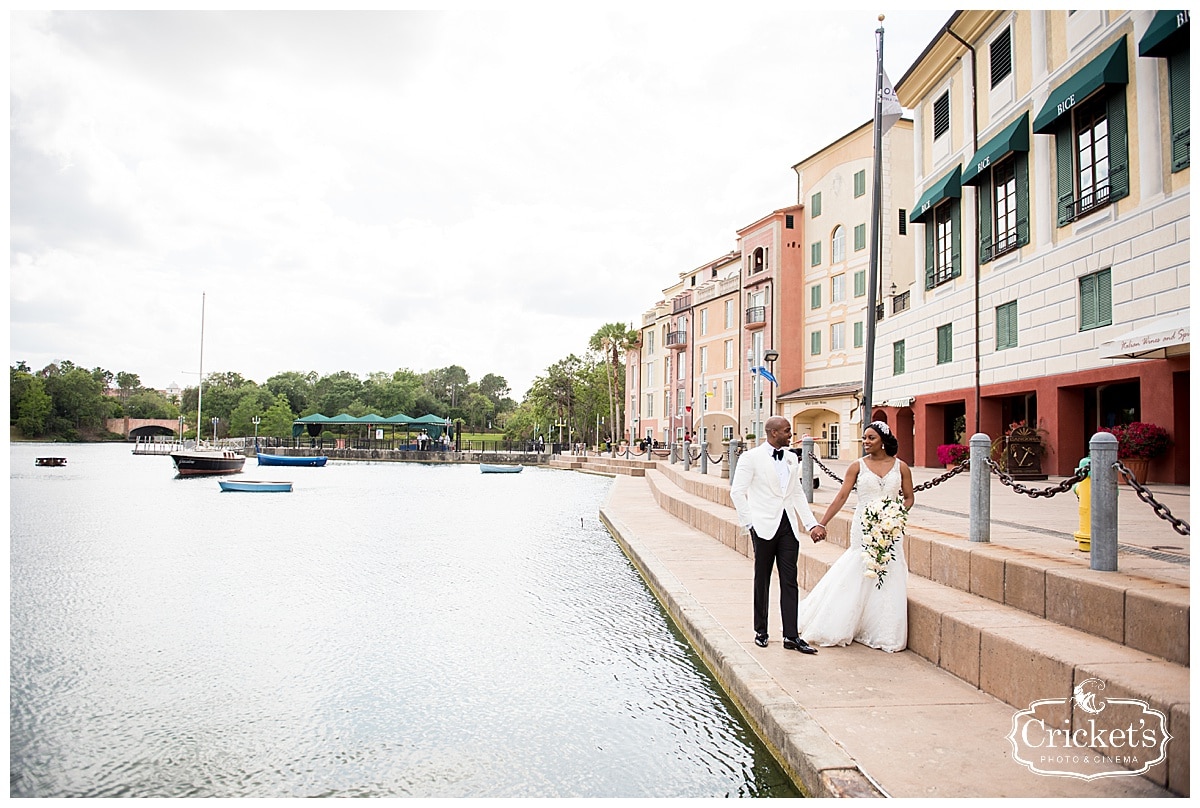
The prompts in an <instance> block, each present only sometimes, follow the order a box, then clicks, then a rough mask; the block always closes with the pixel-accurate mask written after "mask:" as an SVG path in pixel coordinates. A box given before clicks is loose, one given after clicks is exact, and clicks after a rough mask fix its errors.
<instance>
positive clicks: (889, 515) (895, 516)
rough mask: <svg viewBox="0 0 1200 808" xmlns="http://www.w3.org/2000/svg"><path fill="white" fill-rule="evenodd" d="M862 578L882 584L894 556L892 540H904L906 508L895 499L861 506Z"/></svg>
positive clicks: (876, 585)
mask: <svg viewBox="0 0 1200 808" xmlns="http://www.w3.org/2000/svg"><path fill="white" fill-rule="evenodd" d="M862 519H863V553H862V557H863V562H864V563H865V564H866V569H865V570H864V571H863V577H866V578H874V579H875V588H876V589H879V588H880V587H882V586H883V579H884V576H886V575H887V573H888V565H889V564H890V563H891V560H892V559H893V558H895V557H896V543H897V542H900V541H903V540H904V526H905V524H906V523H907V522H908V511H906V510H905V509H904V503H903V502H901V501H900V500H898V499H881V500H879V501H878V502H871V503H868V504H867V505H865V506H863V516H862Z"/></svg>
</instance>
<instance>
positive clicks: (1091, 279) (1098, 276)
mask: <svg viewBox="0 0 1200 808" xmlns="http://www.w3.org/2000/svg"><path fill="white" fill-rule="evenodd" d="M1105 325H1112V270H1111V269H1102V270H1100V271H1099V272H1094V273H1092V274H1091V275H1084V276H1083V277H1082V278H1080V279H1079V330H1080V331H1088V330H1090V329H1092V328H1099V327H1100V326H1105Z"/></svg>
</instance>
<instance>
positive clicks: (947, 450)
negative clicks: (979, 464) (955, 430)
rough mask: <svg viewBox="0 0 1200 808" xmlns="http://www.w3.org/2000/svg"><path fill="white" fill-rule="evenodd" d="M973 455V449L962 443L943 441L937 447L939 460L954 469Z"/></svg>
mask: <svg viewBox="0 0 1200 808" xmlns="http://www.w3.org/2000/svg"><path fill="white" fill-rule="evenodd" d="M970 456H971V450H970V448H969V447H967V446H963V445H962V444H961V443H943V444H942V445H941V446H939V447H937V458H938V462H939V463H941V464H942V465H943V466H945V467H946V468H948V469H952V468H954V467H955V466H957V465H958V464H959V463H961V462H963V461H964V460H966V459H967V458H968V457H970Z"/></svg>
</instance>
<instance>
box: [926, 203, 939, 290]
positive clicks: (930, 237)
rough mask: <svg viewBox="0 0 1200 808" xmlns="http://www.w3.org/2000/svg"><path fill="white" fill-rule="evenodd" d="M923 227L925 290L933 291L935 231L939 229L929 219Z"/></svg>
mask: <svg viewBox="0 0 1200 808" xmlns="http://www.w3.org/2000/svg"><path fill="white" fill-rule="evenodd" d="M923 227H924V228H925V288H926V289H932V288H933V276H934V268H933V267H934V260H933V258H934V256H933V253H934V249H935V246H936V238H937V237H936V236H935V234H934V231H936V230H937V228H936V227H934V225H933V222H931V221H929V220H928V219H926V220H925V224H924V225H923Z"/></svg>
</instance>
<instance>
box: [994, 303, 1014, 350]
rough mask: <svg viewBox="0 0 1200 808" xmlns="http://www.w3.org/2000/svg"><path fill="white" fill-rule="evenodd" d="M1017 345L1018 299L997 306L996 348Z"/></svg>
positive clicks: (1002, 348)
mask: <svg viewBox="0 0 1200 808" xmlns="http://www.w3.org/2000/svg"><path fill="white" fill-rule="evenodd" d="M1015 347H1017V301H1015V300H1013V301H1011V302H1009V303H1005V304H1004V305H1003V306H997V307H996V350H997V351H1003V350H1004V349H1005V348H1015Z"/></svg>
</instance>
